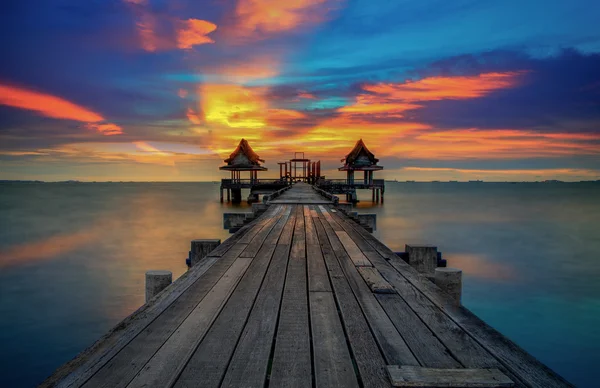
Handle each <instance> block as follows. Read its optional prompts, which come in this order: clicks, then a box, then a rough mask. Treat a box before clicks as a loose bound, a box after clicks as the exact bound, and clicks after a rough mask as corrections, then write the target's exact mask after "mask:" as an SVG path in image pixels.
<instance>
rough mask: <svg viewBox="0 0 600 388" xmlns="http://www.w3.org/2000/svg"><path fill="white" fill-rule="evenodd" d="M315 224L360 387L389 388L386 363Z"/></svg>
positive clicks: (321, 233) (322, 228)
mask: <svg viewBox="0 0 600 388" xmlns="http://www.w3.org/2000/svg"><path fill="white" fill-rule="evenodd" d="M314 222H315V226H316V230H317V235H318V236H319V241H320V243H321V249H322V253H323V258H324V260H325V263H326V265H327V270H328V271H329V275H330V278H331V284H332V286H333V290H334V291H335V292H334V296H335V300H336V302H337V306H338V308H339V310H340V315H341V317H342V324H343V325H344V328H345V331H346V335H347V336H348V342H349V343H350V347H351V349H352V354H353V356H354V360H355V361H356V366H357V369H358V372H359V378H360V381H361V382H362V385H363V387H389V386H390V383H389V379H388V377H387V375H386V372H385V370H384V369H385V365H386V363H385V360H384V359H383V356H382V354H381V352H380V351H379V347H378V346H377V343H376V341H375V338H373V334H372V333H371V330H370V329H369V325H368V323H367V321H366V319H365V316H364V315H363V313H362V311H361V309H360V305H359V304H358V301H357V300H356V298H355V296H354V293H353V292H352V289H351V288H350V285H349V284H348V281H347V280H346V277H345V275H344V273H343V271H342V269H341V268H340V265H339V263H338V261H337V258H336V257H335V255H334V253H333V249H332V247H331V245H330V243H329V239H328V237H327V235H326V233H325V229H324V227H323V225H322V223H321V220H320V219H315V220H314Z"/></svg>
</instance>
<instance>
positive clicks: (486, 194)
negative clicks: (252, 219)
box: [0, 183, 600, 387]
mask: <svg viewBox="0 0 600 388" xmlns="http://www.w3.org/2000/svg"><path fill="white" fill-rule="evenodd" d="M367 198H368V195H366V196H365V197H364V199H365V200H366V199H367ZM217 199H218V185H217V184H212V183H86V184H65V183H53V184H0V344H1V346H0V386H3V387H4V386H6V387H29V386H32V385H35V384H36V383H39V382H40V381H41V380H43V379H44V378H45V377H46V376H48V375H49V374H50V373H52V371H53V370H54V369H55V368H56V367H58V366H59V365H61V364H62V363H64V362H66V361H68V360H69V359H71V358H72V357H74V356H75V355H76V354H77V353H78V352H79V351H81V350H83V349H84V348H85V347H86V346H89V345H90V344H92V343H93V342H94V341H95V340H96V339H98V338H99V337H100V336H101V335H103V334H104V333H105V332H106V331H107V330H109V329H110V328H111V327H112V326H113V325H115V324H116V323H117V322H119V321H120V320H121V319H123V318H124V317H125V316H127V315H128V314H130V313H131V312H133V311H134V310H135V309H137V308H138V307H139V306H140V305H141V304H142V303H143V302H144V273H145V271H146V270H148V269H167V270H171V271H173V275H174V276H175V277H178V276H180V275H181V274H182V273H183V272H184V271H185V270H186V267H185V263H184V259H185V257H186V256H187V251H188V249H189V241H190V240H192V239H194V238H221V239H225V238H227V237H228V233H227V232H226V231H224V230H223V229H221V224H222V212H223V211H237V210H239V211H248V209H247V208H244V207H240V208H236V209H232V208H231V207H229V205H227V204H224V205H221V204H220V203H219V202H218V200H217ZM358 210H359V211H360V212H370V213H377V214H378V219H377V222H378V228H379V229H378V231H377V232H376V233H375V234H376V236H377V237H378V238H380V239H381V240H383V241H384V242H385V243H386V244H387V245H388V246H390V247H391V248H394V249H397V250H399V251H401V250H404V244H405V243H411V242H412V243H428V244H434V245H437V246H438V249H439V250H441V251H442V252H443V255H444V258H446V259H448V262H449V265H450V266H454V267H460V268H462V269H463V270H464V293H463V303H464V304H465V305H466V306H467V307H469V308H470V309H471V310H473V311H474V312H475V313H476V314H478V315H479V316H480V317H482V318H483V319H484V320H485V321H487V322H488V323H489V324H491V325H492V326H494V327H496V328H497V329H499V330H500V331H501V332H502V333H504V334H505V335H507V336H508V337H509V338H511V339H512V340H514V341H515V342H517V343H518V344H519V345H521V346H522V347H524V348H525V349H526V350H528V351H529V352H531V353H532V354H533V355H535V356H536V357H538V358H539V359H541V360H542V361H543V362H545V363H546V364H548V365H549V366H550V367H552V368H553V369H555V370H556V371H558V372H559V373H560V374H562V375H563V376H565V377H566V378H568V379H569V380H570V381H572V382H573V383H575V384H577V385H578V386H582V387H585V386H589V387H592V386H594V385H595V383H596V382H597V378H596V368H597V365H596V364H597V360H598V354H600V329H598V328H599V327H600V282H599V281H598V280H599V279H600V258H599V257H598V252H600V232H599V230H600V229H599V226H600V185H598V184H491V183H489V184H488V183H469V184H467V183H462V184H461V183H388V186H387V187H386V202H385V204H384V205H380V206H376V207H372V206H371V204H370V203H369V202H367V201H365V202H362V203H360V204H359V207H358Z"/></svg>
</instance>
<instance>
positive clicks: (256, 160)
mask: <svg viewBox="0 0 600 388" xmlns="http://www.w3.org/2000/svg"><path fill="white" fill-rule="evenodd" d="M224 162H225V163H227V165H226V166H221V167H219V169H221V170H240V171H246V170H248V171H250V170H264V171H266V170H267V169H266V168H264V167H262V166H261V165H260V164H261V163H264V162H265V161H264V159H261V158H260V156H258V154H257V153H256V152H254V150H253V149H252V147H250V144H249V143H248V141H247V140H246V139H242V140H241V141H240V143H239V144H238V146H237V148H236V149H235V150H234V151H233V152H232V153H231V155H229V158H227V159H225V160H224Z"/></svg>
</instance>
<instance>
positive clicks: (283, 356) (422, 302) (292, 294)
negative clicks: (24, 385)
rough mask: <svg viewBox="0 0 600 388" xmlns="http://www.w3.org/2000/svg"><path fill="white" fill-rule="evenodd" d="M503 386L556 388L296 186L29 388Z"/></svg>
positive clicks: (556, 380) (522, 356)
mask: <svg viewBox="0 0 600 388" xmlns="http://www.w3.org/2000/svg"><path fill="white" fill-rule="evenodd" d="M319 201H320V202H321V203H318V202H319ZM510 380H512V382H514V386H517V387H564V386H570V385H569V383H567V382H566V381H565V380H563V379H562V378H561V377H560V376H558V375H557V374H555V373H554V372H553V371H551V370H550V369H548V368H547V367H546V366H544V365H543V364H541V363H540V362H538V361H537V360H536V359H535V358H533V357H532V356H531V355H529V354H528V353H526V352H525V351H524V350H522V349H521V348H519V347H518V346H517V345H515V344H514V343H513V342H511V341H510V340H508V339H507V338H505V337H504V336H503V335H502V334H500V333H498V332H497V331H496V330H494V329H493V328H491V327H490V326H488V325H487V324H485V323H484V322H483V321H481V320H480V319H479V318H478V317H476V316H475V315H474V314H472V313H471V312H470V311H469V310H467V309H466V308H464V307H457V306H455V305H454V303H453V301H452V300H451V299H450V297H449V296H448V295H446V294H445V293H443V292H442V291H441V290H440V289H439V288H437V287H436V286H435V285H434V284H433V283H432V282H430V281H429V280H427V279H425V278H424V277H423V276H422V275H420V274H419V273H418V272H416V271H415V269H413V268H412V267H411V266H409V265H408V264H406V263H405V262H404V261H403V260H401V259H400V258H398V257H397V256H396V255H395V254H394V253H393V252H392V251H391V250H390V249H389V248H387V247H386V246H385V245H384V244H383V243H381V242H380V241H378V240H377V239H375V238H374V237H373V236H372V235H371V234H370V233H368V232H366V231H365V230H364V229H363V228H362V227H361V226H360V225H358V224H357V223H355V222H354V221H352V220H351V219H350V218H348V217H347V216H346V215H345V214H343V213H342V212H340V211H338V210H336V208H335V207H334V206H332V205H330V204H329V203H328V201H327V200H323V199H322V198H320V197H319V196H318V195H316V194H315V192H314V191H312V188H311V187H310V186H308V185H295V186H294V187H293V188H292V189H290V190H288V191H287V192H286V193H284V194H283V195H281V197H279V198H278V199H277V200H274V201H273V202H272V203H271V206H269V207H268V209H267V211H266V212H265V213H264V214H263V215H262V216H260V217H259V218H257V219H256V220H255V221H253V222H251V223H250V224H248V225H246V226H244V227H242V228H241V229H240V230H239V231H238V232H237V233H235V234H234V235H232V236H231V237H230V238H229V239H227V240H226V241H225V242H224V243H223V244H221V245H220V246H218V247H217V248H216V249H215V250H213V251H212V252H210V254H209V255H208V256H207V257H206V258H204V259H203V260H202V261H200V262H199V263H198V264H196V265H195V266H194V267H192V268H191V269H190V270H189V271H188V272H187V273H186V274H184V275H183V276H182V277H181V278H180V279H178V280H177V281H176V282H175V283H173V284H172V285H170V286H169V287H168V288H167V289H166V290H165V291H163V292H162V293H160V294H159V295H158V296H157V297H155V298H154V299H153V300H151V301H150V302H149V303H148V304H146V305H144V306H143V307H142V308H140V309H139V310H138V311H136V312H135V313H134V314H132V315H131V316H129V317H128V318H126V319H125V320H124V321H123V322H121V323H120V324H119V325H117V326H116V327H115V328H114V329H113V330H112V331H111V332H110V333H108V334H107V335H106V336H104V337H103V338H102V339H100V340H99V341H98V342H97V343H96V344H94V345H93V346H92V347H90V348H89V349H87V350H85V351H84V352H83V353H81V354H80V355H79V356H78V357H77V358H75V359H74V360H72V361H71V362H69V363H67V364H65V365H64V366H62V367H61V368H59V369H58V370H57V371H56V372H55V374H54V375H52V376H51V377H50V378H48V380H46V381H45V382H44V383H43V384H42V386H45V387H52V386H59V387H89V388H91V387H261V388H262V387H390V386H392V384H393V385H394V386H418V385H415V384H416V383H418V382H421V383H422V384H430V385H433V386H445V387H450V386H452V387H454V386H477V387H488V386H489V387H492V386H497V387H505V386H513V383H512V382H511V381H510ZM432 382H433V383H432ZM408 384H412V385H408ZM477 384H479V385H477Z"/></svg>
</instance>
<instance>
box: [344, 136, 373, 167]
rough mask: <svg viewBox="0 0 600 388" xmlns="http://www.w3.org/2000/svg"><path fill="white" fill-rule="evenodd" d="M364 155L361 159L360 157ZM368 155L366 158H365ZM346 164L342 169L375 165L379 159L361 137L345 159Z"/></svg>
mask: <svg viewBox="0 0 600 388" xmlns="http://www.w3.org/2000/svg"><path fill="white" fill-rule="evenodd" d="M361 156H363V157H362V158H361V159H359V157H361ZM365 156H366V159H365V158H364V157H365ZM342 162H344V166H343V167H342V168H341V169H351V168H353V167H363V168H364V167H367V166H375V165H376V164H377V162H379V159H377V158H376V157H375V155H374V154H373V153H372V152H371V151H369V149H368V148H367V146H366V145H365V142H364V141H363V139H360V140H359V141H357V142H356V144H355V145H354V148H353V149H352V151H350V153H349V154H348V155H346V157H345V158H344V159H342Z"/></svg>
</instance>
